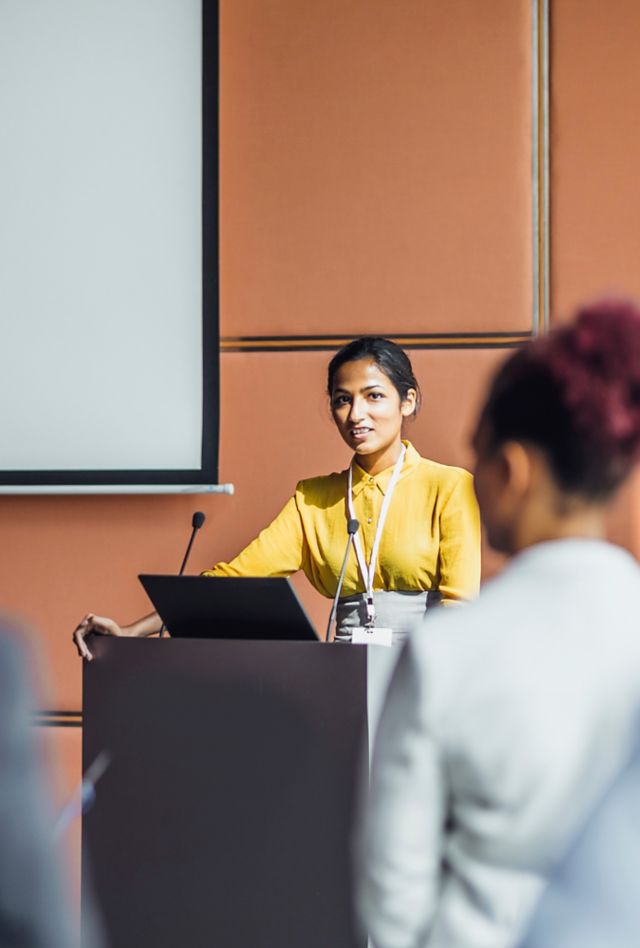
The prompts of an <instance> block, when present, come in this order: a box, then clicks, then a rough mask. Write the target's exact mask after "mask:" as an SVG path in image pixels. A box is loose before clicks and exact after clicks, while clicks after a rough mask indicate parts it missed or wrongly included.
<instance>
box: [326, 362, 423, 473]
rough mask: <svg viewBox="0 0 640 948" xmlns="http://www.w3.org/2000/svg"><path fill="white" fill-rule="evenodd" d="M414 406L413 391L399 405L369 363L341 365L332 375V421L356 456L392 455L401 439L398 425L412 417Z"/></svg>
mask: <svg viewBox="0 0 640 948" xmlns="http://www.w3.org/2000/svg"><path fill="white" fill-rule="evenodd" d="M415 406H416V393H415V392H414V391H413V389H411V390H410V391H409V392H408V393H407V398H406V399H405V401H401V399H400V395H399V393H398V390H397V389H396V387H395V386H394V384H393V382H392V381H391V379H390V378H389V376H388V375H385V373H384V372H383V371H382V370H381V369H380V368H379V366H378V365H377V364H376V362H375V361H374V360H373V359H368V358H367V359H357V360H356V361H354V362H345V363H344V365H341V366H340V368H339V369H338V370H337V371H336V374H335V377H334V380H333V391H332V393H331V412H332V414H333V420H334V421H335V423H336V425H337V427H338V431H339V432H340V434H341V436H342V438H343V439H344V441H345V442H346V443H347V444H348V445H349V447H350V448H351V449H352V450H353V451H354V452H355V453H356V454H357V455H359V456H367V455H378V456H381V457H382V456H383V455H384V454H385V452H386V451H393V450H394V448H396V446H397V445H398V444H399V442H400V439H401V435H402V422H403V420H404V419H405V418H406V417H408V416H409V415H412V414H413V412H414V410H415ZM393 460H394V459H393V458H392V459H391V461H390V462H389V463H390V464H391V463H393Z"/></svg>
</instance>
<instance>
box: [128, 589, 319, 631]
mask: <svg viewBox="0 0 640 948" xmlns="http://www.w3.org/2000/svg"><path fill="white" fill-rule="evenodd" d="M138 579H139V580H140V582H141V583H142V585H143V586H144V588H145V591H146V593H147V595H148V596H149V599H150V600H151V602H152V603H153V605H154V606H155V608H156V610H157V612H158V613H159V615H160V618H161V619H162V621H163V622H164V624H165V625H166V627H167V629H168V630H169V633H170V634H171V636H172V637H173V638H183V639H273V640H274V641H295V642H317V641H318V636H317V634H316V631H315V629H314V628H313V625H312V623H311V620H310V619H309V617H308V615H307V613H306V612H305V610H304V608H303V606H302V603H301V602H300V600H299V599H298V597H297V595H296V592H295V590H294V588H293V586H292V585H291V583H290V582H289V580H288V579H287V578H284V577H277V578H274V577H269V578H264V577H259V578H257V577H236V576H161V575H149V574H145V575H141V576H139V577H138Z"/></svg>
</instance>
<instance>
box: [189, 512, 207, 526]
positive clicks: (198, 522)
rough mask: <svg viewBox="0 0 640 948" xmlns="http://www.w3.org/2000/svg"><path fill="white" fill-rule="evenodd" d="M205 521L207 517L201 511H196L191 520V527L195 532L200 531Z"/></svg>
mask: <svg viewBox="0 0 640 948" xmlns="http://www.w3.org/2000/svg"><path fill="white" fill-rule="evenodd" d="M204 521H205V516H204V514H203V513H202V511H201V510H196V512H195V513H194V515H193V517H192V518H191V526H192V527H193V529H194V530H199V529H200V527H201V526H202V524H203V523H204Z"/></svg>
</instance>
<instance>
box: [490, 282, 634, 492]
mask: <svg viewBox="0 0 640 948" xmlns="http://www.w3.org/2000/svg"><path fill="white" fill-rule="evenodd" d="M480 427H481V428H482V429H483V431H484V432H485V433H486V436H487V438H488V441H489V444H490V447H491V448H492V449H495V448H497V447H498V446H499V445H500V444H502V443H504V442H505V441H511V440H514V441H524V442H529V443H531V444H535V445H536V446H538V447H539V448H541V449H542V450H543V451H544V452H545V454H546V456H547V459H548V461H549V464H550V466H551V470H552V472H553V474H554V477H555V479H556V481H557V482H558V485H559V486H560V487H561V488H562V489H564V490H565V491H567V492H572V493H579V494H582V495H584V496H585V497H588V498H591V499H604V498H606V497H608V496H609V495H611V494H612V493H613V492H614V490H615V489H616V488H617V487H618V486H619V484H621V483H622V481H623V480H624V479H625V477H626V476H627V474H628V473H629V472H630V470H631V468H632V467H633V465H634V464H635V462H636V461H637V460H638V459H639V458H640V309H638V307H636V306H635V305H633V304H632V303H629V302H625V301H616V300H608V301H604V302H601V303H597V304H594V305H592V306H589V307H586V308H584V309H582V310H581V311H580V312H578V314H577V316H576V319H575V320H574V321H573V322H572V323H571V324H570V325H567V326H564V327H562V328H560V329H558V330H556V331H554V332H551V333H550V334H549V335H548V336H545V337H543V338H541V339H537V340H535V341H534V342H532V343H530V344H529V345H528V346H525V347H524V348H523V349H520V350H519V351H518V352H516V353H515V354H514V355H512V356H511V357H510V358H509V359H507V361H506V362H505V363H504V364H503V365H502V367H501V368H500V369H499V370H498V372H497V374H496V376H495V378H494V379H493V382H492V384H491V388H490V390H489V396H488V399H487V402H486V405H485V407H484V409H483V411H482V415H481V418H480Z"/></svg>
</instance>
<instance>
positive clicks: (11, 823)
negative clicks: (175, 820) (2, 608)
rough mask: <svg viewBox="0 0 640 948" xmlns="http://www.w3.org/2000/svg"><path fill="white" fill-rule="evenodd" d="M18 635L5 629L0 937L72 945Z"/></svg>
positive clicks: (0, 646)
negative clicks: (30, 717) (30, 714)
mask: <svg viewBox="0 0 640 948" xmlns="http://www.w3.org/2000/svg"><path fill="white" fill-rule="evenodd" d="M31 710H32V701H31V695H30V691H29V687H28V684H27V674H26V668H25V661H24V656H23V654H22V651H21V649H20V647H19V645H18V640H17V636H16V635H15V634H12V633H10V632H8V630H7V627H6V623H4V629H3V630H1V631H0V945H2V948H73V946H75V945H76V944H77V937H76V935H75V933H74V931H73V927H72V925H71V923H70V919H69V914H68V910H67V905H66V902H65V898H64V894H63V890H62V886H61V884H60V867H59V866H58V864H57V859H56V854H55V851H54V848H53V840H52V823H51V818H50V817H51V814H50V810H49V806H48V802H47V800H46V795H45V790H44V781H43V776H42V773H41V771H40V762H39V756H38V753H37V749H36V747H35V740H34V732H33V727H32V725H31V724H30V722H29V713H30V711H31Z"/></svg>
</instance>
